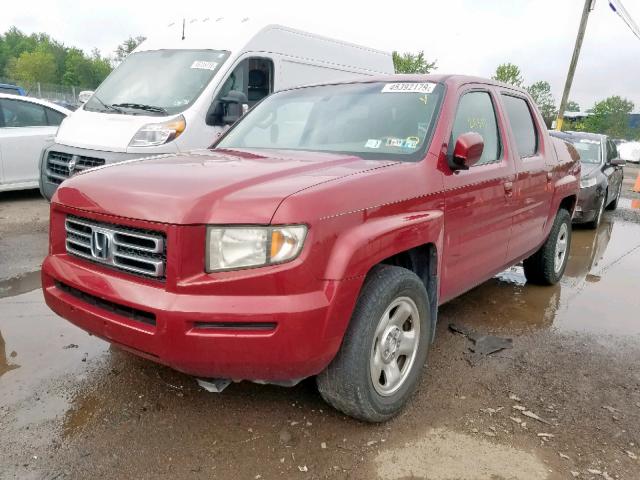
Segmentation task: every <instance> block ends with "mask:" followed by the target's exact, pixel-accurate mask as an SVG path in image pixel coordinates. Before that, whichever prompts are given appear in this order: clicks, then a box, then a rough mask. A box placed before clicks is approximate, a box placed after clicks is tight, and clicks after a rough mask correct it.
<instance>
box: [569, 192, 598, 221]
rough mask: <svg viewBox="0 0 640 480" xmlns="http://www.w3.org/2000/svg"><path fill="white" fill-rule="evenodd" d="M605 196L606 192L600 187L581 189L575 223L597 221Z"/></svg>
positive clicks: (575, 212)
mask: <svg viewBox="0 0 640 480" xmlns="http://www.w3.org/2000/svg"><path fill="white" fill-rule="evenodd" d="M603 195H604V192H603V191H602V188H601V187H600V186H599V185H594V186H593V187H587V188H581V189H580V192H579V193H578V202H577V204H576V209H575V211H574V213H573V223H587V222H592V221H593V220H595V218H596V217H597V215H598V210H599V208H600V202H601V201H602V196H603Z"/></svg>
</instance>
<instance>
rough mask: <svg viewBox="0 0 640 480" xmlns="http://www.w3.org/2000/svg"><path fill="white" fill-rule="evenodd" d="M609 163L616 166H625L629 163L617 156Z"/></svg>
mask: <svg viewBox="0 0 640 480" xmlns="http://www.w3.org/2000/svg"><path fill="white" fill-rule="evenodd" d="M609 163H610V164H611V165H613V166H614V167H623V166H624V165H626V164H627V162H626V161H624V160H623V159H621V158H620V157H616V158H612V159H611V160H610V161H609Z"/></svg>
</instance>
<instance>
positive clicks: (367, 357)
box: [316, 265, 432, 422]
mask: <svg viewBox="0 0 640 480" xmlns="http://www.w3.org/2000/svg"><path fill="white" fill-rule="evenodd" d="M431 330H432V325H431V314H430V309H429V297H428V295H427V290H426V288H425V286H424V283H423V282H422V281H421V280H420V278H419V277H418V276H417V275H416V274H415V273H413V272H411V271H410V270H407V269H405V268H401V267H396V266H391V265H377V266H376V267H374V268H373V269H372V270H371V272H370V273H369V275H367V278H366V280H365V282H364V285H363V287H362V290H361V292H360V296H359V298H358V301H357V303H356V307H355V309H354V311H353V315H352V317H351V322H350V324H349V327H348V328H347V332H346V333H345V336H344V339H343V341H342V346H341V347H340V350H339V351H338V353H337V355H336V357H335V358H334V359H333V361H332V362H331V363H330V364H329V366H328V367H327V368H326V369H325V370H324V371H323V372H322V373H320V375H318V377H317V378H316V381H317V384H318V390H319V391H320V394H321V395H322V398H324V400H325V401H326V402H327V403H329V404H330V405H331V406H333V407H334V408H336V409H337V410H340V411H341V412H343V413H345V414H346V415H349V416H351V417H354V418H357V419H359V420H363V421H366V422H383V421H385V420H388V419H390V418H392V417H394V416H395V415H397V414H398V413H399V412H400V411H401V410H402V409H403V408H404V407H405V405H406V404H407V402H408V400H409V398H410V397H411V395H412V394H413V392H414V391H415V389H416V387H417V385H418V383H419V381H420V378H421V374H422V367H423V366H424V364H425V362H426V359H427V353H428V351H429V344H430V342H431V338H432V331H431Z"/></svg>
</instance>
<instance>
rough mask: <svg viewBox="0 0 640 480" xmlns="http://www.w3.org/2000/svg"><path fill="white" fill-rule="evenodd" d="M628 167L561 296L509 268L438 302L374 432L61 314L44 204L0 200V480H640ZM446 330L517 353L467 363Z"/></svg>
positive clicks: (314, 401)
mask: <svg viewBox="0 0 640 480" xmlns="http://www.w3.org/2000/svg"><path fill="white" fill-rule="evenodd" d="M637 172H638V169H637V168H627V180H626V182H625V191H624V194H625V199H624V200H623V201H621V204H620V207H619V210H617V211H615V212H608V213H607V214H606V215H605V220H604V223H603V224H602V225H601V227H600V228H599V229H598V230H597V231H596V232H593V231H590V230H584V229H576V230H575V231H574V236H573V242H572V248H571V257H570V260H569V265H568V268H567V272H566V275H565V278H564V279H563V281H562V282H561V284H559V285H557V286H555V287H548V288H544V287H535V286H530V285H525V282H524V277H523V275H522V270H521V268H520V267H514V268H512V269H510V270H509V271H507V272H504V273H502V274H501V275H499V276H498V277H497V278H494V279H492V280H490V281H488V282H486V283H485V284H483V285H481V286H479V287H478V288H476V289H474V290H472V291H471V292H469V293H467V294H465V295H463V296H461V297H459V298H458V299H456V300H454V301H452V302H450V303H449V304H447V305H445V306H443V307H442V309H441V314H440V323H439V328H438V332H437V337H436V341H435V344H434V345H433V347H432V350H431V352H430V355H429V366H428V369H425V371H424V375H423V379H422V384H421V386H420V389H419V391H418V392H417V394H416V396H415V398H414V400H413V401H412V402H411V404H410V405H409V407H408V408H407V410H406V411H405V412H404V413H403V414H402V415H401V416H400V417H398V418H397V419H395V420H393V421H391V422H388V423H386V424H383V425H366V424H362V423H360V422H357V421H354V420H352V419H349V418H346V417H344V416H343V415H341V414H339V413H337V412H335V411H333V410H332V409H330V408H329V407H327V406H326V405H325V404H324V403H323V402H322V400H321V399H320V397H319V395H318V394H317V393H316V391H315V389H314V385H313V382H312V381H307V382H303V383H302V384H300V385H298V386H297V387H294V388H290V389H287V388H278V387H271V386H259V385H253V384H249V383H241V384H234V385H231V386H230V387H229V388H228V389H227V390H225V391H224V393H223V394H221V395H217V394H211V393H207V392H205V391H203V390H201V389H200V388H199V387H198V386H197V385H196V383H195V381H194V380H193V379H192V378H190V377H187V376H185V375H182V374H179V373H176V372H173V371H171V370H169V369H167V368H164V367H160V366H157V365H155V364H152V363H150V362H148V361H145V360H141V359H138V358H136V357H134V356H132V355H130V354H128V353H125V352H122V351H120V350H118V349H116V348H114V347H110V346H109V345H108V344H107V343H105V342H103V341H101V340H98V339H96V338H94V337H90V336H88V335H87V334H86V333H84V332H82V331H81V330H79V329H77V328H75V327H73V326H72V325H71V324H68V323H67V322H66V321H64V320H62V319H60V318H58V317H56V316H55V315H54V314H52V313H51V312H50V311H49V310H48V309H47V307H46V306H45V305H44V303H43V301H42V295H41V293H40V291H39V290H38V289H37V287H38V278H39V277H38V274H37V267H38V262H39V260H38V258H40V259H41V257H42V256H43V255H44V253H45V251H46V203H44V202H43V201H41V200H39V199H38V197H37V194H28V193H27V194H21V195H15V194H14V196H12V197H11V198H9V199H7V198H6V197H0V217H1V218H0V246H1V247H2V249H1V250H0V255H1V258H0V276H1V277H2V279H1V280H0V478H2V479H4V478H20V479H22V478H27V479H29V478H38V479H40V478H44V479H58V478H194V479H200V478H221V479H228V478H233V479H235V478H238V479H245V478H246V479H259V478H262V479H269V478H309V479H312V478H336V479H376V478H380V479H385V480H386V479H390V480H396V479H408V478H428V479H433V480H445V479H447V480H449V479H451V480H453V479H474V480H475V479H479V480H485V479H486V480H493V479H522V480H529V479H532V480H534V479H536V480H537V479H566V478H574V477H577V478H584V479H589V478H590V479H607V478H616V479H630V480H635V479H638V478H640V460H639V458H640V313H639V312H640V210H639V209H635V208H632V207H633V206H635V203H632V202H633V200H637V199H640V195H639V194H634V193H632V192H630V191H629V189H630V186H631V185H632V183H633V180H635V176H636V175H637ZM33 242H40V243H38V244H37V245H33V244H32V243H33ZM27 243H28V244H29V245H28V246H26V247H25V248H28V249H30V250H29V252H32V253H21V254H19V255H18V254H15V255H14V253H13V252H14V249H13V248H14V247H12V249H11V250H7V248H8V246H16V245H26V244H27ZM7 252H12V253H11V254H7ZM16 255H18V256H16ZM30 272H35V273H30ZM450 322H455V323H457V324H460V325H464V326H466V327H469V328H473V329H474V330H477V331H479V332H482V333H491V334H496V335H501V336H507V337H510V338H513V348H512V349H509V350H504V351H502V352H499V353H497V354H494V355H491V356H489V357H485V358H483V359H481V360H480V361H479V362H477V363H476V364H475V365H474V366H472V365H471V364H470V363H469V362H468V361H467V360H468V356H467V355H466V353H465V352H466V351H467V349H468V346H469V342H468V341H467V340H466V339H465V338H464V337H463V336H461V335H456V334H453V333H451V332H450V331H449V330H448V328H447V325H448V324H449V323H450ZM533 417H537V419H536V418H533ZM572 472H573V473H572Z"/></svg>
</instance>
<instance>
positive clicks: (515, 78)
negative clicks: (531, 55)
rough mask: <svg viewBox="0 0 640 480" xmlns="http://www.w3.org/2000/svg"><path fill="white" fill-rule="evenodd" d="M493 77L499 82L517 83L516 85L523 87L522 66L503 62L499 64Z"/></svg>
mask: <svg viewBox="0 0 640 480" xmlns="http://www.w3.org/2000/svg"><path fill="white" fill-rule="evenodd" d="M491 78H492V79H493V80H497V81H499V82H503V83H508V84H510V85H515V86H516V87H522V86H523V84H524V81H523V80H522V72H520V68H519V67H518V66H517V65H514V64H513V63H503V64H500V65H498V68H496V73H495V74H494V75H493V76H492V77H491Z"/></svg>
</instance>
